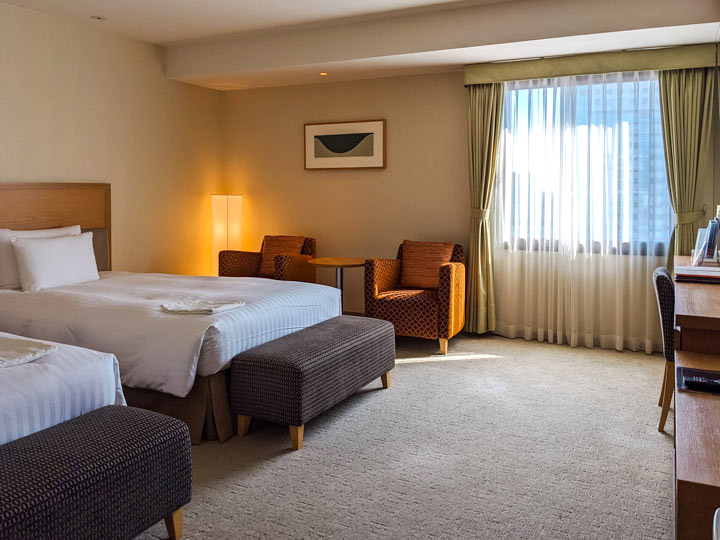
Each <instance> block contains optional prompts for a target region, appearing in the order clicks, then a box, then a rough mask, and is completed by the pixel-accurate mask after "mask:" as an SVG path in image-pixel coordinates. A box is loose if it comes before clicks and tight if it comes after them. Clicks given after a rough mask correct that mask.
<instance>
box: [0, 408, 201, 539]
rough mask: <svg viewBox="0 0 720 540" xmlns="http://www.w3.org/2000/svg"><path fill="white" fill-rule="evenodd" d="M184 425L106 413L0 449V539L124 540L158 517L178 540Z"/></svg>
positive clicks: (187, 471)
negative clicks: (163, 520)
mask: <svg viewBox="0 0 720 540" xmlns="http://www.w3.org/2000/svg"><path fill="white" fill-rule="evenodd" d="M191 484H192V455H191V448H190V434H189V432H188V428H187V426H186V425H185V424H184V423H182V422H180V421H179V420H175V419H174V418H170V417H169V416H164V415H161V414H157V413H154V412H150V411H146V410H143V409H135V408H132V407H122V406H114V405H112V406H108V407H103V408H101V409H97V410H95V411H92V412H90V413H87V414H84V415H82V416H79V417H77V418H73V419H72V420H68V421H67V422H63V423H61V424H58V425H56V426H53V427H51V428H48V429H45V430H43V431H39V432H37V433H34V434H32V435H28V436H27V437H23V438H21V439H17V440H15V441H11V442H9V443H6V444H4V445H2V446H0V538H2V539H3V540H40V539H43V540H52V539H58V540H60V539H63V540H65V539H72V540H101V539H102V540H113V539H117V540H130V539H132V538H134V537H135V536H137V535H138V534H140V533H141V532H143V531H144V530H145V529H147V528H148V527H150V526H152V525H154V524H155V523H157V522H158V521H160V520H161V519H163V518H165V523H166V525H167V528H168V533H169V535H170V538H171V539H176V538H180V537H181V536H182V506H183V505H185V504H187V503H188V502H189V501H190V495H191Z"/></svg>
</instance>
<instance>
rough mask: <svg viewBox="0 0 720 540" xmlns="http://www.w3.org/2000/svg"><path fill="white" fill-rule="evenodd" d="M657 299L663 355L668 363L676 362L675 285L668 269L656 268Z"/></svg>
mask: <svg viewBox="0 0 720 540" xmlns="http://www.w3.org/2000/svg"><path fill="white" fill-rule="evenodd" d="M653 284H654V285H655V297H656V298H657V304H658V311H659V312H660V325H661V328H662V337H663V354H664V355H665V360H667V361H668V362H674V361H675V284H674V283H673V280H672V276H670V272H668V271H667V268H663V267H660V268H656V269H655V271H654V272H653Z"/></svg>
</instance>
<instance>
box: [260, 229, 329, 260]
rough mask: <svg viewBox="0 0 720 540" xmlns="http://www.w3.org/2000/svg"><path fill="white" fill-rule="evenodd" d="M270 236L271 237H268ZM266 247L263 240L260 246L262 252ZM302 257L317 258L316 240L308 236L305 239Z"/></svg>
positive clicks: (301, 251)
mask: <svg viewBox="0 0 720 540" xmlns="http://www.w3.org/2000/svg"><path fill="white" fill-rule="evenodd" d="M267 236H270V235H267ZM264 247H265V238H263V241H262V244H261V245H260V251H261V252H262V251H263V248H264ZM300 254H301V255H310V256H311V257H313V258H314V257H316V256H317V242H316V241H315V239H314V238H310V237H308V236H306V237H305V242H303V246H302V249H301V250H300Z"/></svg>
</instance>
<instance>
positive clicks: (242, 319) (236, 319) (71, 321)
mask: <svg viewBox="0 0 720 540" xmlns="http://www.w3.org/2000/svg"><path fill="white" fill-rule="evenodd" d="M197 299H200V300H206V301H209V302H238V301H240V302H245V305H244V306H242V307H240V308H238V309H234V310H232V311H227V312H224V313H218V314H214V315H175V314H168V313H164V312H163V311H162V310H161V309H160V305H161V304H162V303H164V302H169V301H177V300H197ZM340 312H341V300H340V291H339V290H338V289H335V288H334V287H327V286H325V285H316V284H314V283H300V282H294V281H277V280H272V279H261V278H231V277H212V276H177V275H168V274H135V273H130V272H102V273H101V276H100V280H99V281H92V282H89V283H82V284H79V285H70V286H65V287H57V288H54V289H47V290H44V291H37V292H20V291H0V331H6V332H12V333H16V334H20V335H24V336H27V337H30V338H36V339H47V340H51V341H56V342H59V343H68V344H71V345H77V346H80V347H86V348H89V349H93V350H98V351H104V352H111V353H114V354H115V356H117V358H118V361H119V363H120V375H121V377H122V382H123V384H125V385H127V386H130V387H134V388H148V389H151V390H158V391H160V392H164V393H167V394H172V395H175V396H180V397H184V396H185V395H187V393H188V392H189V391H190V389H191V388H192V386H193V383H194V382H195V375H196V373H198V374H200V375H203V376H208V375H212V374H214V373H217V372H218V371H221V370H222V369H225V368H227V367H229V365H230V360H232V358H233V357H234V356H235V355H236V354H238V353H240V352H242V351H244V350H246V349H249V348H252V347H255V346H256V345H260V344H262V343H265V342H267V341H271V340H273V339H277V338H279V337H281V336H284V335H286V334H290V333H292V332H295V331H297V330H300V329H302V328H306V327H308V326H311V325H313V324H316V323H319V322H322V321H324V320H326V319H330V318H332V317H335V316H337V315H340Z"/></svg>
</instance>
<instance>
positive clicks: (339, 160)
mask: <svg viewBox="0 0 720 540" xmlns="http://www.w3.org/2000/svg"><path fill="white" fill-rule="evenodd" d="M385 154H386V122H385V120H384V119H383V120H353V121H348V122H324V123H314V124H305V170H327V169H384V168H385V167H386V166H387V163H386V156H385Z"/></svg>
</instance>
